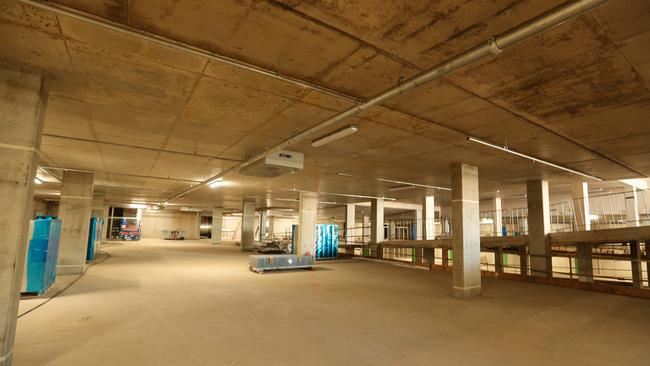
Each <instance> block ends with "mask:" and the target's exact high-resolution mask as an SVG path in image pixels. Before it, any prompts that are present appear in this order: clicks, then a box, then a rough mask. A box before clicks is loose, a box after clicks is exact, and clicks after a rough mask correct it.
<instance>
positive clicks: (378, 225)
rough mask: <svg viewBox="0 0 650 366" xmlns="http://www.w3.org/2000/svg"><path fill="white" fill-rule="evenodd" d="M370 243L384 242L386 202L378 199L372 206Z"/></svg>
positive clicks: (373, 201)
mask: <svg viewBox="0 0 650 366" xmlns="http://www.w3.org/2000/svg"><path fill="white" fill-rule="evenodd" d="M370 215H371V216H372V217H371V219H370V225H371V229H370V242H371V243H373V244H379V243H381V242H382V241H384V200H383V199H381V198H377V199H374V200H372V203H371V204H370Z"/></svg>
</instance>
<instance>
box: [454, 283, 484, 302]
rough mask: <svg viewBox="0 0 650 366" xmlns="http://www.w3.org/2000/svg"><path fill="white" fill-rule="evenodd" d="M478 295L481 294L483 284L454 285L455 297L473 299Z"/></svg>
mask: <svg viewBox="0 0 650 366" xmlns="http://www.w3.org/2000/svg"><path fill="white" fill-rule="evenodd" d="M478 296H481V286H475V287H454V297H457V298H460V299H471V298H474V297H478Z"/></svg>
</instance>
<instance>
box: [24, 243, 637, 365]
mask: <svg viewBox="0 0 650 366" xmlns="http://www.w3.org/2000/svg"><path fill="white" fill-rule="evenodd" d="M105 251H106V252H108V253H110V254H111V258H110V259H108V260H107V261H105V262H104V263H102V264H100V265H96V266H93V267H92V268H90V269H89V271H88V273H87V274H86V275H85V276H84V277H83V278H82V279H80V280H79V281H78V282H77V283H75V284H74V285H73V286H72V287H71V288H70V289H68V290H67V291H66V292H65V293H63V294H62V295H60V296H59V297H57V298H55V299H54V300H52V301H51V302H49V303H48V304H45V305H44V306H43V307H41V308H39V309H37V310H35V311H33V312H31V313H29V314H28V315H26V316H24V317H22V318H20V320H19V324H18V334H17V344H16V349H15V365H17V366H29V365H39V366H40V365H84V364H92V365H93V366H101V365H139V366H144V365H156V366H162V365H231V364H232V365H255V364H258V365H292V364H303V365H350V364H354V365H357V366H358V365H432V364H444V365H468V364H470V363H473V364H480V365H523V364H526V365H576V364H580V365H647V364H648V358H649V357H650V347H649V346H648V338H647V337H648V329H649V327H650V302H648V301H646V300H640V299H633V298H626V297H621V296H614V295H606V294H600V293H591V292H584V291H578V290H571V289H562V288H556V287H550V286H542V285H534V284H528V283H519V282H513V281H506V280H501V281H499V280H493V279H484V287H483V296H482V297H481V298H480V299H475V300H470V301H465V300H458V299H454V298H452V297H451V273H445V272H427V271H423V270H416V269H410V268H402V267H397V266H392V265H387V264H382V263H371V262H367V261H361V260H344V261H338V262H326V263H323V264H321V265H319V267H318V269H316V270H314V271H295V272H277V273H267V274H263V275H259V274H254V273H251V272H249V271H248V270H247V268H246V259H247V258H246V255H245V254H242V253H241V252H239V251H238V248H236V247H232V246H220V247H216V246H212V245H210V244H209V243H207V242H205V241H202V242H196V241H195V242H191V241H186V242H164V241H162V240H143V241H141V242H139V243H124V244H118V245H113V246H110V247H107V248H106V249H105Z"/></svg>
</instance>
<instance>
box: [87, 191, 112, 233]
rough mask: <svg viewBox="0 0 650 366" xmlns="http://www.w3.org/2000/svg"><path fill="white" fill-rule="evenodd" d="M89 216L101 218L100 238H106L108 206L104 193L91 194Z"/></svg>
mask: <svg viewBox="0 0 650 366" xmlns="http://www.w3.org/2000/svg"><path fill="white" fill-rule="evenodd" d="M92 206H93V207H92V211H91V213H90V216H91V217H99V218H101V219H102V220H103V223H102V233H101V240H102V241H104V240H106V228H107V227H108V206H106V194H105V193H95V194H93V204H92Z"/></svg>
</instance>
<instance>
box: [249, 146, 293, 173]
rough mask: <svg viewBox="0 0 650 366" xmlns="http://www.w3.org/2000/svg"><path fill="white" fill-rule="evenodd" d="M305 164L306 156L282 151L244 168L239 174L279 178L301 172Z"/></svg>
mask: <svg viewBox="0 0 650 366" xmlns="http://www.w3.org/2000/svg"><path fill="white" fill-rule="evenodd" d="M304 162H305V154H303V153H300V152H295V151H287V150H281V151H276V152H273V153H270V154H268V155H266V156H265V157H264V159H260V160H258V161H256V162H254V163H252V164H250V165H247V166H245V167H243V168H242V169H241V170H240V171H239V174H242V175H247V176H251V177H266V178H272V177H278V176H280V175H283V174H288V173H291V172H293V171H296V170H301V169H302V168H303V165H304Z"/></svg>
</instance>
